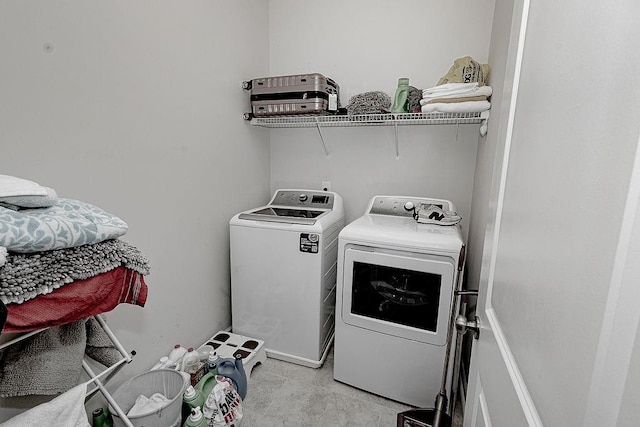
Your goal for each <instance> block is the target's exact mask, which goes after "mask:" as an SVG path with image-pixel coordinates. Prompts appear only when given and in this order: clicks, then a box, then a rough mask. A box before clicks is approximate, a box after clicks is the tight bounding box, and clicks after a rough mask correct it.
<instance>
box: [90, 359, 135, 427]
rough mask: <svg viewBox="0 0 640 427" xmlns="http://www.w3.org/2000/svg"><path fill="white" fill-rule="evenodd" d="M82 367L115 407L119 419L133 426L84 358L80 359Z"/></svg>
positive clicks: (128, 425) (130, 426)
mask: <svg viewBox="0 0 640 427" xmlns="http://www.w3.org/2000/svg"><path fill="white" fill-rule="evenodd" d="M82 367H83V368H84V370H85V371H86V372H87V374H89V376H90V377H92V379H91V381H92V382H94V383H95V384H96V385H97V386H98V388H99V389H100V391H101V392H102V395H103V396H104V398H105V399H107V402H109V404H110V405H111V406H112V407H113V409H115V411H116V412H117V413H118V415H119V416H120V419H121V420H122V421H123V422H124V423H125V425H126V426H127V427H134V425H133V424H132V423H131V421H129V418H128V417H127V414H125V412H124V411H123V410H122V408H121V407H120V405H118V403H117V402H116V401H115V399H114V398H113V397H112V396H111V393H109V391H108V390H107V389H106V388H105V387H104V384H102V381H100V379H99V378H97V375H96V374H95V373H94V372H93V369H91V366H89V364H88V363H87V361H86V360H83V361H82Z"/></svg>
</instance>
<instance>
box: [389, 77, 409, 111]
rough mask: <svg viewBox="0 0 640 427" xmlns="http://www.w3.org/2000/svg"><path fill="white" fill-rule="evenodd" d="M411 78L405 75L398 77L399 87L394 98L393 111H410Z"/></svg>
mask: <svg viewBox="0 0 640 427" xmlns="http://www.w3.org/2000/svg"><path fill="white" fill-rule="evenodd" d="M409 90H410V89H409V79H408V78H406V77H403V78H401V79H398V89H396V96H395V98H394V99H393V106H392V107H391V112H392V113H408V112H409Z"/></svg>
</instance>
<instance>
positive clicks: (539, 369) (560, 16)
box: [464, 0, 640, 427]
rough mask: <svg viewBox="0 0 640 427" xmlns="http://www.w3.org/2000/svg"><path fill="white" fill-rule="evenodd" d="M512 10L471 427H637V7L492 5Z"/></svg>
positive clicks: (468, 410) (495, 115) (492, 134)
mask: <svg viewBox="0 0 640 427" xmlns="http://www.w3.org/2000/svg"><path fill="white" fill-rule="evenodd" d="M505 10H508V11H510V10H512V11H513V13H512V17H513V19H512V21H511V22H512V23H511V33H510V35H511V38H510V43H509V46H508V49H509V51H508V54H507V55H506V61H504V63H505V64H506V66H505V78H504V81H505V87H504V90H503V91H502V95H503V96H502V99H501V101H502V102H501V105H500V108H499V109H498V110H497V111H496V110H493V111H492V116H491V121H492V122H493V123H490V129H489V135H488V137H487V141H481V143H486V142H489V138H496V141H495V144H496V153H497V154H496V167H495V168H494V172H493V182H492V183H491V185H492V190H491V194H490V196H489V203H488V206H489V208H488V210H489V213H488V217H489V221H488V224H489V225H488V227H487V232H486V236H485V245H484V252H483V255H482V269H481V273H480V279H479V298H478V316H479V323H480V325H481V328H480V337H479V339H478V340H477V341H474V346H473V351H472V361H471V367H470V373H469V387H468V392H467V398H466V406H465V419H464V425H465V426H492V425H493V426H509V427H512V426H541V425H545V426H552V427H553V426H563V427H564V426H583V425H585V426H616V425H620V426H625V425H634V424H635V425H637V422H638V419H639V418H640V408H639V407H638V405H637V401H638V397H639V396H638V395H639V392H638V387H637V385H638V381H640V357H638V356H639V355H640V338H639V337H638V334H639V332H640V329H639V328H638V325H639V316H640V315H639V312H640V310H638V309H637V304H638V301H640V287H639V286H637V283H638V282H639V281H640V262H638V261H637V260H638V259H640V249H639V246H640V230H639V228H640V211H639V210H638V199H639V195H640V158H639V157H638V153H637V149H638V138H639V135H640V115H639V114H638V111H640V85H638V84H636V83H635V82H636V81H637V73H638V70H640V55H638V54H637V52H640V37H638V35H637V32H636V30H635V24H634V23H633V22H634V19H635V18H633V17H637V16H640V6H639V5H638V4H637V3H636V2H634V1H631V0H625V1H622V2H616V4H615V7H612V4H609V3H605V2H602V3H601V4H600V3H597V2H591V3H589V4H588V5H587V4H585V3H584V2H582V1H578V0H569V1H566V2H531V4H529V2H528V1H527V0H518V1H515V2H513V3H511V2H508V1H503V0H497V1H496V17H497V16H499V15H500V13H504V11H505ZM496 25H500V23H499V22H498V21H495V20H494V26H496ZM525 36H526V37H525ZM493 48H494V46H492V49H493ZM632 52H633V53H632ZM629 82H633V83H632V84H631V85H629ZM494 105H495V102H494ZM634 356H635V357H634Z"/></svg>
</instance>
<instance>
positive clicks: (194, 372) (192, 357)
mask: <svg viewBox="0 0 640 427" xmlns="http://www.w3.org/2000/svg"><path fill="white" fill-rule="evenodd" d="M182 371H183V372H185V373H187V374H189V376H190V378H191V385H192V386H195V385H196V384H198V381H200V380H201V379H202V377H203V376H204V363H202V361H201V360H200V354H199V353H198V352H197V351H196V350H194V349H193V348H191V347H189V349H188V350H187V353H186V354H185V355H184V356H183V357H182Z"/></svg>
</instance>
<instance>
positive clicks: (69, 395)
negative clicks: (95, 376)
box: [2, 384, 91, 427]
mask: <svg viewBox="0 0 640 427" xmlns="http://www.w3.org/2000/svg"><path fill="white" fill-rule="evenodd" d="M86 395H87V385H86V384H80V385H78V386H75V387H74V388H72V389H71V390H69V391H67V392H65V393H62V394H61V395H59V396H58V397H56V398H55V399H53V400H50V401H49V402H46V403H42V404H40V405H38V406H34V407H33V408H31V409H29V410H28V411H25V412H23V413H21V414H19V415H16V416H15V417H13V418H11V419H10V420H9V421H7V422H6V423H4V424H2V426H3V427H24V426H41V425H42V426H44V425H48V426H60V427H91V424H89V421H88V419H87V412H86V410H85V408H84V398H85V397H86Z"/></svg>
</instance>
